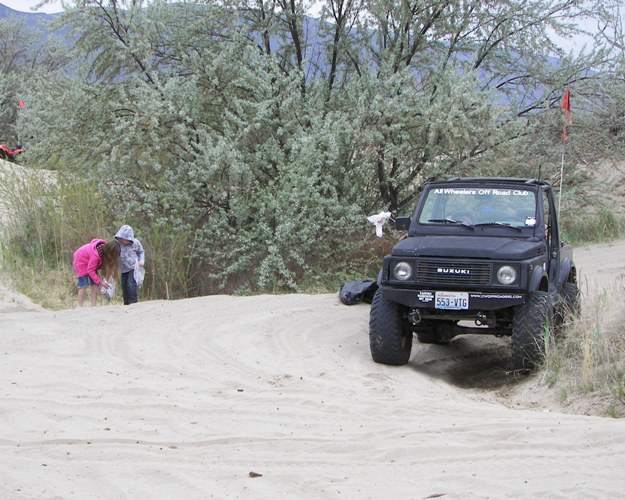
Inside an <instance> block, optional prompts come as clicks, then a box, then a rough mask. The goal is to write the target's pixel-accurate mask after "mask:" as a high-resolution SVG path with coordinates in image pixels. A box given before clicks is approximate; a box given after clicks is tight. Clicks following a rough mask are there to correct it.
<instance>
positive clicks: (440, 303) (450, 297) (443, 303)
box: [434, 292, 469, 311]
mask: <svg viewBox="0 0 625 500" xmlns="http://www.w3.org/2000/svg"><path fill="white" fill-rule="evenodd" d="M434 304H435V305H434V307H435V308H436V309H451V310H454V311H457V310H461V309H468V308H469V294H468V293H466V292H436V298H435V303H434Z"/></svg>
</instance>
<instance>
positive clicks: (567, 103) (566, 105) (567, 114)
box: [562, 87, 573, 141]
mask: <svg viewBox="0 0 625 500" xmlns="http://www.w3.org/2000/svg"><path fill="white" fill-rule="evenodd" d="M562 111H563V114H562V118H563V119H564V127H563V129H562V140H563V141H566V139H567V135H566V126H567V125H570V124H571V123H573V114H572V113H571V91H570V90H569V89H568V87H567V89H566V90H565V91H564V95H563V96H562Z"/></svg>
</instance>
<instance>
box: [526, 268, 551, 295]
mask: <svg viewBox="0 0 625 500" xmlns="http://www.w3.org/2000/svg"><path fill="white" fill-rule="evenodd" d="M543 279H545V280H548V276H547V273H546V272H545V270H544V269H543V267H542V266H536V267H534V269H533V270H532V274H531V276H530V280H529V287H528V290H529V291H530V292H535V291H537V290H540V289H541V288H540V283H541V282H542V281H543ZM545 291H546V290H545Z"/></svg>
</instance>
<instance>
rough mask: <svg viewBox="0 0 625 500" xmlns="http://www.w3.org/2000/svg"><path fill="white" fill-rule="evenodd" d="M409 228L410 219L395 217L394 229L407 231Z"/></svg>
mask: <svg viewBox="0 0 625 500" xmlns="http://www.w3.org/2000/svg"><path fill="white" fill-rule="evenodd" d="M409 228H410V217H395V229H399V230H400V231H408V229H409Z"/></svg>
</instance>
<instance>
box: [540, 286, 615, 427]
mask: <svg viewBox="0 0 625 500" xmlns="http://www.w3.org/2000/svg"><path fill="white" fill-rule="evenodd" d="M624 287H625V276H624V275H623V274H621V275H619V276H617V277H616V278H615V280H614V283H613V284H612V285H611V286H610V287H608V288H604V289H601V290H598V291H589V290H585V291H583V307H582V313H581V316H580V317H579V318H578V319H577V320H576V321H574V322H572V323H571V324H570V325H569V326H568V327H567V329H566V331H565V332H564V334H565V335H564V336H563V337H562V338H560V339H559V340H558V342H557V343H556V345H555V347H554V348H553V349H552V350H551V352H549V353H548V355H547V359H546V363H545V367H544V372H543V373H542V379H543V381H546V382H547V384H548V386H549V387H550V388H551V389H552V390H555V391H557V393H558V395H559V399H560V403H561V404H562V405H563V406H564V408H565V409H566V408H567V407H569V408H570V409H573V410H574V412H575V413H588V414H594V415H603V416H612V417H623V416H625V307H624V306H625V288H624Z"/></svg>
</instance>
